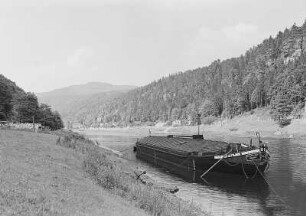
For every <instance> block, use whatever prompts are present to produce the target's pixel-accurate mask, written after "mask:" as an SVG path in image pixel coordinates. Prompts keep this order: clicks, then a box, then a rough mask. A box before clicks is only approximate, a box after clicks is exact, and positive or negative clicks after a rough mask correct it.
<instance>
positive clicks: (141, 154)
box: [136, 144, 268, 175]
mask: <svg viewBox="0 0 306 216" xmlns="http://www.w3.org/2000/svg"><path fill="white" fill-rule="evenodd" d="M136 156H137V158H139V159H141V160H144V161H146V162H149V163H151V164H154V165H155V166H158V167H164V168H166V169H167V170H169V171H171V172H174V173H177V174H179V175H180V174H184V173H185V172H190V171H194V172H197V173H203V172H205V171H206V170H208V169H209V168H210V167H211V166H212V165H214V164H215V163H216V162H218V161H219V159H215V158H214V156H213V155H211V156H195V155H186V154H179V153H171V152H169V151H163V150H162V149H156V148H152V147H151V146H146V145H140V144H139V145H137V154H136ZM267 165H268V163H267V162H264V163H261V164H258V165H257V167H256V166H255V165H254V164H252V163H251V162H250V161H247V160H246V156H245V155H243V156H239V157H236V158H226V159H223V160H221V161H220V162H219V163H218V164H217V165H216V166H215V167H214V168H213V169H212V171H214V172H223V173H233V174H242V175H243V174H246V175H254V174H256V173H257V171H258V170H257V168H258V169H259V170H260V171H261V172H264V170H265V169H266V167H267Z"/></svg>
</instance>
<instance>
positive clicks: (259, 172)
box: [252, 161, 291, 209]
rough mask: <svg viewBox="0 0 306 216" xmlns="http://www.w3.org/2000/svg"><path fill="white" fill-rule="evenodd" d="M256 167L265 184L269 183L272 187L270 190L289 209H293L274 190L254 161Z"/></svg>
mask: <svg viewBox="0 0 306 216" xmlns="http://www.w3.org/2000/svg"><path fill="white" fill-rule="evenodd" d="M252 162H253V163H254V165H255V167H256V169H257V170H258V172H259V173H260V175H261V176H262V178H263V179H264V180H265V182H266V183H267V185H268V186H269V187H270V189H271V190H272V192H273V193H274V194H275V195H276V196H277V197H278V199H279V200H280V201H281V202H282V203H283V204H284V205H285V206H286V207H287V208H289V209H291V207H290V206H288V205H287V203H286V202H285V201H284V200H283V198H282V197H281V196H280V195H279V194H278V193H277V192H276V190H275V189H274V188H273V186H272V185H271V184H270V183H269V182H268V180H267V179H266V178H265V176H264V174H263V173H262V172H261V171H260V169H259V168H258V166H257V165H256V164H255V162H254V161H252Z"/></svg>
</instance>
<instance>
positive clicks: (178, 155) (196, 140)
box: [135, 135, 270, 177]
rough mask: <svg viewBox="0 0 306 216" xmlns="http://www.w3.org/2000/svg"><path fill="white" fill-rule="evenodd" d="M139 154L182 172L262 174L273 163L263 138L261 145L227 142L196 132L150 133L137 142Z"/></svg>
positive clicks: (147, 159) (141, 156)
mask: <svg viewBox="0 0 306 216" xmlns="http://www.w3.org/2000/svg"><path fill="white" fill-rule="evenodd" d="M135 151H136V157H137V158H139V159H141V160H144V161H146V162H149V163H151V164H154V165H156V166H159V167H163V168H166V169H167V170H169V171H171V172H173V173H176V174H178V175H184V174H185V173H189V172H190V171H193V172H195V173H201V174H202V175H201V177H203V176H204V175H206V174H207V173H208V172H210V171H211V172H222V173H233V174H242V175H245V176H246V177H249V176H256V175H257V174H258V173H260V174H261V175H262V173H264V172H265V171H266V170H267V169H268V165H269V158H270V154H269V151H268V147H267V145H266V144H265V143H263V142H262V141H261V140H260V138H259V146H254V145H252V143H250V144H249V145H247V144H243V143H227V142H222V141H212V140H206V139H204V138H203V135H193V136H175V135H168V136H147V137H144V138H142V139H140V140H138V141H137V142H136V146H135Z"/></svg>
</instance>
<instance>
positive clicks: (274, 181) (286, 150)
mask: <svg viewBox="0 0 306 216" xmlns="http://www.w3.org/2000/svg"><path fill="white" fill-rule="evenodd" d="M270 146H271V149H270V151H271V152H272V157H271V160H272V161H271V170H270V171H269V172H268V173H267V178H268V181H269V182H270V183H271V185H272V186H273V187H274V189H275V190H276V191H277V193H278V195H275V194H272V192H271V196H270V197H269V199H268V201H269V203H268V204H269V206H271V208H273V209H274V210H273V214H272V215H274V213H276V212H280V211H281V212H287V214H290V215H292V214H293V215H303V214H302V212H306V206H305V204H304V203H305V201H306V184H305V183H303V181H305V179H302V178H297V175H298V176H299V177H301V175H300V174H299V172H305V171H303V169H305V167H306V162H305V161H304V160H305V159H304V158H303V156H302V155H303V152H305V151H306V148H305V147H304V148H298V145H297V143H295V141H293V140H290V139H278V140H273V145H270ZM304 155H305V153H304ZM301 170H302V171H301ZM272 195H273V196H272ZM278 196H280V197H281V199H283V201H284V203H282V201H281V200H280V198H279V197H278ZM301 203H303V204H301Z"/></svg>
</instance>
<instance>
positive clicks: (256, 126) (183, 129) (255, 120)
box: [86, 109, 306, 141]
mask: <svg viewBox="0 0 306 216" xmlns="http://www.w3.org/2000/svg"><path fill="white" fill-rule="evenodd" d="M305 128H306V118H305V117H304V118H302V119H294V120H293V121H292V123H291V124H290V125H288V126H286V127H283V128H281V127H279V125H278V124H277V123H276V122H275V121H274V120H273V119H272V118H271V115H270V114H269V111H268V109H256V110H254V111H253V112H247V113H244V114H242V115H240V116H235V117H234V118H232V119H218V120H217V121H215V122H213V123H212V124H209V125H208V124H205V125H204V124H202V125H200V134H203V135H204V137H206V138H209V139H216V140H220V139H221V140H225V141H233V140H236V141H237V140H239V139H242V138H250V137H253V138H254V137H255V132H259V133H260V135H261V137H264V138H265V137H266V138H290V139H291V138H304V137H306V130H305ZM96 130H103V131H108V132H109V133H110V134H111V133H112V132H116V131H120V132H121V133H126V134H133V136H138V137H141V136H147V135H149V134H150V133H151V135H164V134H189V135H191V134H196V133H197V132H198V128H197V126H176V127H173V126H163V124H157V125H156V126H142V127H130V128H129V127H128V128H109V129H107V128H103V129H96ZM149 131H150V132H149ZM95 133H96V132H95V130H94V129H93V130H87V131H86V134H91V135H94V134H95Z"/></svg>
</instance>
